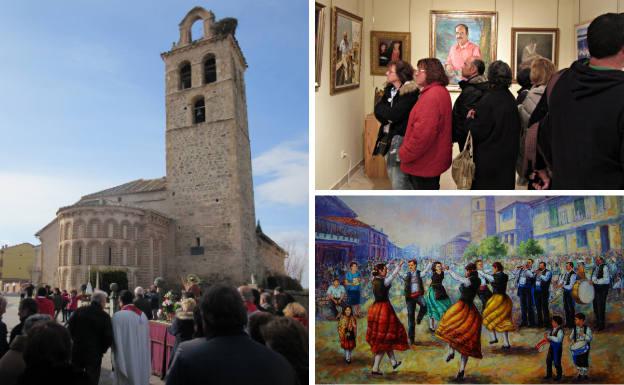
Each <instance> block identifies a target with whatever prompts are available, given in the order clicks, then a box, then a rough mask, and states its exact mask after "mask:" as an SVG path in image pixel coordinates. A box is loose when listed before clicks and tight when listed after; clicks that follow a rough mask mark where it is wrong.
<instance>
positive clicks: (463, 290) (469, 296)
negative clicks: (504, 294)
mask: <svg viewBox="0 0 624 385" xmlns="http://www.w3.org/2000/svg"><path fill="white" fill-rule="evenodd" d="M468 279H469V280H470V286H468V287H466V286H464V285H459V294H460V295H459V299H460V300H461V301H464V302H466V303H468V304H472V303H473V302H474V298H475V296H476V295H477V293H478V292H479V286H481V279H479V275H478V274H477V272H476V271H473V272H472V273H470V276H469V277H468Z"/></svg>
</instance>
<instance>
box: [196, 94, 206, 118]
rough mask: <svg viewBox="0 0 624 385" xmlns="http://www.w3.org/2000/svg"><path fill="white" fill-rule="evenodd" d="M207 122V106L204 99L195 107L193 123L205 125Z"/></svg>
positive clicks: (197, 102)
mask: <svg viewBox="0 0 624 385" xmlns="http://www.w3.org/2000/svg"><path fill="white" fill-rule="evenodd" d="M205 121H206V105H205V103H204V98H201V99H199V100H198V101H196V102H195V104H194V105H193V123H203V122H205Z"/></svg>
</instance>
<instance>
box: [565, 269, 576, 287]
mask: <svg viewBox="0 0 624 385" xmlns="http://www.w3.org/2000/svg"><path fill="white" fill-rule="evenodd" d="M572 274H575V275H576V273H575V272H574V270H571V271H569V272H568V271H566V275H567V276H566V278H565V285H566V286H568V285H569V284H570V279H572Z"/></svg>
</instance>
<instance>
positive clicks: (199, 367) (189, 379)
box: [166, 284, 303, 385]
mask: <svg viewBox="0 0 624 385" xmlns="http://www.w3.org/2000/svg"><path fill="white" fill-rule="evenodd" d="M200 306H201V313H202V317H203V322H204V326H205V328H204V329H205V334H206V338H195V339H193V340H191V341H186V342H182V343H181V344H180V346H178V350H177V352H176V355H175V357H174V359H173V363H172V365H171V368H170V369H169V373H168V375H167V382H166V383H167V385H177V384H184V385H195V384H197V385H199V384H207V383H210V384H227V385H237V384H258V385H264V384H266V385H272V384H284V385H295V384H297V383H298V380H297V375H296V372H295V370H294V369H293V367H292V366H291V365H290V364H289V362H288V361H287V360H286V359H285V358H284V357H282V356H281V355H280V354H279V353H276V352H274V351H271V350H270V349H269V348H267V347H266V346H263V345H261V344H259V343H257V342H255V341H253V340H252V339H251V338H250V337H249V336H248V335H247V334H246V333H245V331H244V327H245V325H246V324H247V309H246V308H245V305H243V299H242V298H241V295H240V294H239V293H238V291H237V290H236V289H235V288H233V287H229V286H225V285H221V284H215V285H213V286H211V287H210V288H209V289H208V291H207V292H206V294H204V296H203V297H202V299H201V302H200ZM294 322H296V321H294ZM300 327H301V326H300ZM301 328H303V327H301ZM206 357H210V359H206Z"/></svg>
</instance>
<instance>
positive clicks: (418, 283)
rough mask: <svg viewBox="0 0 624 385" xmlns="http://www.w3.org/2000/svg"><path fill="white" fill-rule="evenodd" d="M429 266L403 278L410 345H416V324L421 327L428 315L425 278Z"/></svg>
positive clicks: (411, 272) (409, 272)
mask: <svg viewBox="0 0 624 385" xmlns="http://www.w3.org/2000/svg"><path fill="white" fill-rule="evenodd" d="M429 266H430V265H428V266H427V267H425V271H420V270H418V269H416V270H415V271H411V270H408V271H407V274H406V275H405V276H404V277H403V281H404V285H405V286H404V294H405V306H406V307H407V336H408V337H409V343H410V344H413V343H414V338H415V336H416V323H418V324H419V325H420V321H422V319H423V318H424V316H425V314H426V313H427V305H426V303H425V285H424V284H423V278H424V277H425V276H426V275H427V273H426V271H427V270H428V269H429ZM416 305H418V316H416ZM414 321H416V322H414Z"/></svg>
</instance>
